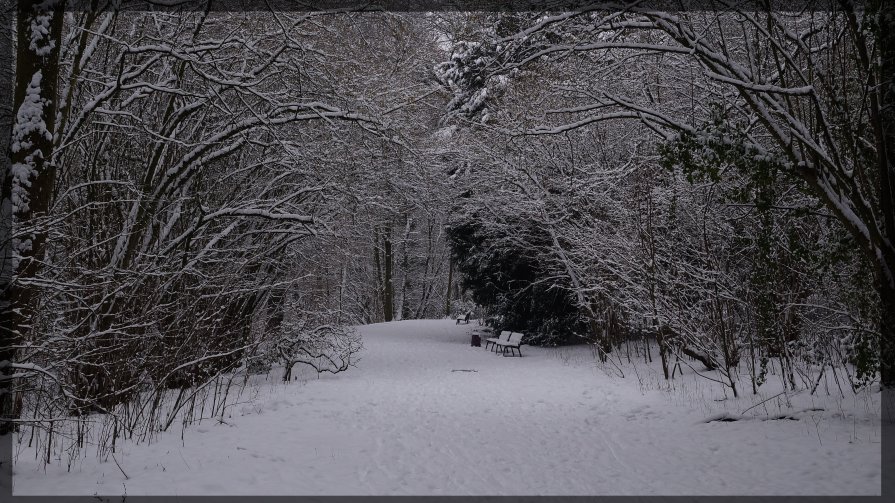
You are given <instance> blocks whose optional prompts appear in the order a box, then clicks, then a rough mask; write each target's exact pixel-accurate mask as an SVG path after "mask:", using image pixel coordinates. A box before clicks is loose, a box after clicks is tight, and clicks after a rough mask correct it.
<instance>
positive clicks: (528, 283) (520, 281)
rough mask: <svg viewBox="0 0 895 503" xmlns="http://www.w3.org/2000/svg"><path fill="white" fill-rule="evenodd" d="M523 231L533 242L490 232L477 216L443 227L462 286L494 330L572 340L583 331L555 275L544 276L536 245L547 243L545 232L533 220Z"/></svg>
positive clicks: (537, 341)
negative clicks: (524, 243)
mask: <svg viewBox="0 0 895 503" xmlns="http://www.w3.org/2000/svg"><path fill="white" fill-rule="evenodd" d="M527 230H528V234H526V239H527V240H529V241H534V242H531V243H529V244H530V245H531V246H526V247H522V246H513V245H510V244H508V243H509V242H510V241H509V240H508V239H506V238H507V237H508V236H496V235H494V231H493V230H491V232H489V231H488V230H486V229H485V226H484V223H483V222H481V221H478V220H477V218H476V217H471V218H468V219H465V220H463V221H461V222H456V223H454V224H453V225H451V226H450V227H448V229H447V236H448V242H449V243H450V245H451V250H452V253H453V257H454V260H455V261H456V264H457V269H458V270H459V271H460V273H461V274H462V280H461V285H462V287H463V288H464V289H465V290H467V291H469V292H470V294H471V296H472V300H473V301H474V302H475V303H476V304H479V305H481V306H484V307H485V308H486V310H487V311H488V313H489V314H490V316H489V319H490V320H491V321H490V322H489V324H491V325H492V326H493V327H494V328H495V330H498V331H499V330H512V331H515V332H522V333H524V334H526V338H525V339H524V340H525V343H526V344H532V345H543V346H555V345H558V344H564V343H568V342H571V341H572V340H573V339H574V337H575V334H578V333H584V330H585V326H584V322H583V320H582V318H581V316H580V313H579V310H578V308H577V307H576V305H575V301H574V299H573V298H572V297H571V294H570V293H569V291H568V290H566V289H562V288H557V287H556V284H555V278H554V280H551V281H543V280H544V279H545V278H546V277H547V276H548V274H549V273H548V271H546V270H545V269H544V268H543V267H542V266H541V260H540V259H539V257H538V255H537V252H536V250H537V249H539V246H538V245H543V246H547V244H548V240H549V237H548V236H547V235H546V234H545V233H544V232H543V231H539V230H538V229H537V228H536V227H535V226H533V225H532V226H530V227H529V229H527ZM498 243H499V244H498Z"/></svg>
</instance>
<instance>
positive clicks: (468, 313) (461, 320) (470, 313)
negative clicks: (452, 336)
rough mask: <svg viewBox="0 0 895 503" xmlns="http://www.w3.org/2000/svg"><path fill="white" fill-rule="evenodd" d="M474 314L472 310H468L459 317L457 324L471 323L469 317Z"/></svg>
mask: <svg viewBox="0 0 895 503" xmlns="http://www.w3.org/2000/svg"><path fill="white" fill-rule="evenodd" d="M470 316H472V311H467V313H466V314H465V315H463V316H461V317H459V318H457V323H454V324H455V325H459V324H460V323H461V322H463V323H469V317H470Z"/></svg>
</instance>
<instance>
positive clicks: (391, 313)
mask: <svg viewBox="0 0 895 503" xmlns="http://www.w3.org/2000/svg"><path fill="white" fill-rule="evenodd" d="M382 256H383V257H382V259H383V262H384V267H383V270H384V272H385V276H384V277H383V278H382V287H383V291H382V314H383V315H384V317H385V321H392V320H393V319H394V318H395V306H394V298H395V289H394V285H393V284H392V283H393V281H392V262H393V261H392V227H391V225H389V226H388V227H387V228H386V231H385V233H384V234H383V235H382Z"/></svg>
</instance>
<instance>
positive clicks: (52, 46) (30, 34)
mask: <svg viewBox="0 0 895 503" xmlns="http://www.w3.org/2000/svg"><path fill="white" fill-rule="evenodd" d="M64 9H65V2H64V1H62V0H55V1H54V0H47V1H45V2H41V3H36V4H35V3H33V2H30V1H27V0H19V2H18V11H17V20H16V45H17V49H16V73H15V82H14V90H13V114H14V115H13V123H12V136H11V141H10V145H9V153H10V156H9V157H10V163H11V164H10V171H9V173H4V177H3V181H2V183H3V187H2V192H0V194H2V198H3V200H2V207H3V211H4V217H5V216H6V215H5V212H6V211H9V212H10V217H11V218H10V220H11V224H12V225H11V233H10V234H11V237H12V239H11V240H10V243H9V246H10V248H9V250H8V251H7V250H4V252H3V258H4V269H7V268H9V269H11V270H12V277H11V278H8V277H7V275H6V274H4V275H3V276H4V280H3V283H4V284H3V285H0V287H2V289H0V295H2V300H0V309H2V310H3V311H2V312H0V318H2V321H0V333H2V335H3V337H2V339H3V341H4V346H3V347H2V348H0V365H2V369H0V371H2V377H0V379H3V380H4V381H7V380H8V379H10V377H9V375H10V374H12V371H11V370H12V369H11V367H10V364H11V363H12V362H15V361H16V359H17V358H16V349H15V348H14V347H13V346H16V345H18V344H21V343H23V342H24V341H26V340H27V339H28V337H29V332H30V326H31V320H32V318H33V316H34V309H35V305H34V303H35V300H36V292H35V289H34V287H33V286H32V285H31V284H29V280H30V279H32V278H34V277H35V276H36V275H37V274H38V273H39V271H40V268H41V262H42V261H43V258H44V251H45V247H46V240H47V234H46V228H45V225H46V224H45V222H44V221H43V220H44V218H45V217H46V216H47V210H48V208H49V206H50V203H51V198H52V191H53V184H54V181H55V176H56V166H53V165H52V164H51V162H50V160H51V158H52V153H53V147H54V134H55V132H56V128H55V126H56V110H57V106H58V98H57V78H58V75H59V47H60V43H61V40H60V38H61V34H62V23H63V19H64V16H65V11H64ZM7 208H8V210H7ZM5 247H6V245H4V248H5ZM7 261H9V262H10V264H9V265H8V266H7V265H6V264H5V262H7ZM7 278H8V279H7ZM4 384H7V383H6V382H4ZM4 387H5V386H4ZM6 389H13V390H14V389H15V388H14V387H13V386H10V387H9V388H6ZM17 403H18V400H15V399H13V395H12V394H10V393H3V394H2V395H0V415H2V418H17V417H18V415H19V410H18V407H19V406H18V404H17ZM8 428H9V423H6V422H3V423H2V424H0V433H3V432H6V431H8Z"/></svg>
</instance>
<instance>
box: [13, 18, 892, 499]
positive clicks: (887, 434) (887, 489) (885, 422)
mask: <svg viewBox="0 0 895 503" xmlns="http://www.w3.org/2000/svg"><path fill="white" fill-rule="evenodd" d="M34 1H37V0H34ZM208 1H210V2H211V10H213V11H255V10H269V9H275V10H291V11H315V10H328V9H333V8H346V7H355V8H359V9H362V10H368V11H391V12H424V11H484V12H496V11H503V12H512V11H532V10H534V11H537V10H552V11H562V10H572V9H575V8H578V7H581V6H583V5H587V4H594V3H604V4H612V5H618V4H623V3H627V2H626V1H625V0H617V1H615V2H613V1H605V0H604V1H599V0H598V1H593V0H591V1H588V0H509V1H500V0H418V1H414V0H208ZM845 1H848V0H845ZM867 1H868V0H852V1H851V2H848V3H851V4H854V5H856V6H858V7H863V6H864V5H866V3H867ZM881 1H882V2H883V3H885V2H887V1H890V0H881ZM91 3H92V2H91V0H67V2H66V9H67V10H69V11H79V10H84V9H89V8H90V4H91ZM122 3H123V4H124V5H122V8H123V9H124V10H133V11H144V10H169V11H175V12H187V11H191V10H198V9H204V8H205V7H206V6H205V4H206V2H205V1H204V0H143V1H139V0H137V1H128V0H124V1H123V2H122ZM724 3H745V4H746V8H749V6H751V5H754V6H755V8H763V7H764V6H763V5H762V4H764V3H765V2H764V1H762V0H741V2H737V0H728V1H727V2H725V1H723V0H721V1H719V0H641V1H640V2H639V5H640V6H646V7H648V8H654V9H655V10H723V4H724ZM767 3H769V4H770V5H771V7H772V8H774V9H776V10H790V11H791V10H800V9H801V8H802V7H805V6H806V5H814V6H816V7H819V8H820V9H821V10H838V9H839V8H841V4H840V1H838V0H815V1H812V0H791V1H787V0H767ZM15 9H16V6H15V0H0V25H2V27H0V137H6V138H8V137H9V130H10V127H11V117H12V114H11V111H12V82H13V79H14V67H13V64H12V63H13V61H14V55H13V53H12V46H13V44H12V35H13V34H14V30H15V26H14V18H15ZM885 77H888V78H887V79H886V78H885ZM893 79H895V76H892V75H888V76H884V80H886V81H888V82H890V85H891V86H895V82H893ZM892 95H893V93H888V96H892ZM884 96H886V94H884ZM882 108H884V109H890V110H891V109H892V108H895V104H893V103H882ZM893 115H895V114H893V113H889V114H888V116H889V117H892V116H893ZM887 128H888V129H889V130H891V129H893V128H895V124H893V125H890V124H887ZM891 147H892V151H893V152H895V145H892V146H891ZM3 151H4V154H3V155H0V170H3V171H4V172H8V169H9V158H8V156H7V155H6V150H5V147H4V148H3ZM880 428H881V432H880V435H881V446H880V451H881V467H882V477H881V479H882V481H881V482H882V487H881V491H882V494H881V496H878V497H876V496H52V497H51V496H14V495H13V494H12V489H13V473H12V453H13V442H12V440H13V439H12V435H2V436H0V502H10V503H12V502H20V501H21V502H43V501H50V502H60V501H66V502H69V501H70V502H78V503H81V502H84V503H87V502H97V501H100V502H112V501H122V502H124V501H134V502H137V503H150V502H156V501H160V502H169V501H187V502H195V503H199V502H216V501H222V502H227V503H230V502H233V503H236V502H242V501H246V500H249V501H263V502H271V503H273V502H277V503H279V502H284V501H293V500H298V501H321V502H336V501H347V502H352V501H356V502H361V501H366V502H376V503H378V502H386V501H393V500H398V501H407V502H409V501H417V500H424V501H428V502H433V503H434V502H439V503H448V502H461V501H469V502H473V501H474V502H482V503H500V502H506V501H532V502H548V501H551V502H552V501H556V502H583V501H593V500H597V501H606V502H611V501H614V502H625V503H631V502H640V501H643V502H652V501H668V502H673V503H684V502H688V503H689V502H692V503H709V502H714V501H733V502H736V503H765V502H771V501H780V500H783V501H786V502H789V503H811V502H815V501H821V502H828V501H835V502H840V501H842V502H852V501H854V502H865V501H867V502H870V501H890V498H893V497H895V476H893V468H895V452H893V450H892V446H891V443H892V441H893V438H895V390H893V389H884V390H883V391H882V392H881V427H880ZM887 475H888V476H887Z"/></svg>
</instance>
